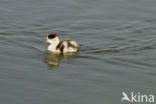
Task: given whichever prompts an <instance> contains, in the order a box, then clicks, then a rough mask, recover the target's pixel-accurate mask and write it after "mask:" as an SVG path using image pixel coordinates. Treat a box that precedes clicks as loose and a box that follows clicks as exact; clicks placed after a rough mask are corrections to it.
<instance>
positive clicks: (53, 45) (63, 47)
mask: <svg viewBox="0 0 156 104" xmlns="http://www.w3.org/2000/svg"><path fill="white" fill-rule="evenodd" d="M46 43H49V44H50V45H49V46H48V51H50V52H54V53H74V52H78V51H79V48H80V45H79V43H78V42H77V41H75V40H72V39H65V40H61V38H60V35H59V34H57V33H54V32H51V33H50V34H49V35H48V36H47V39H46Z"/></svg>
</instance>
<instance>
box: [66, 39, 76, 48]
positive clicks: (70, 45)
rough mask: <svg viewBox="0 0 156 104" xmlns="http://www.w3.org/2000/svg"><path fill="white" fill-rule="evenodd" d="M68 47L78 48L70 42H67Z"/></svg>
mask: <svg viewBox="0 0 156 104" xmlns="http://www.w3.org/2000/svg"><path fill="white" fill-rule="evenodd" d="M67 43H68V47H72V48H76V47H75V46H74V45H73V44H71V43H70V40H68V41H67Z"/></svg>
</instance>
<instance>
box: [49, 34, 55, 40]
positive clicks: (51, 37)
mask: <svg viewBox="0 0 156 104" xmlns="http://www.w3.org/2000/svg"><path fill="white" fill-rule="evenodd" d="M55 37H56V35H53V34H50V35H49V36H48V38H49V39H53V38H55Z"/></svg>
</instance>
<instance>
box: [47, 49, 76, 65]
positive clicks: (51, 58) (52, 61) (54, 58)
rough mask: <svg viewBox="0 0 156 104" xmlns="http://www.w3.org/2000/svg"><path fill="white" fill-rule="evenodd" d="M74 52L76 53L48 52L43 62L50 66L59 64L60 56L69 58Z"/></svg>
mask: <svg viewBox="0 0 156 104" xmlns="http://www.w3.org/2000/svg"><path fill="white" fill-rule="evenodd" d="M76 54H77V53H66V54H59V53H52V52H48V53H47V57H46V59H45V60H46V61H45V63H46V64H48V65H50V66H59V64H60V59H61V58H69V57H70V56H75V55H76Z"/></svg>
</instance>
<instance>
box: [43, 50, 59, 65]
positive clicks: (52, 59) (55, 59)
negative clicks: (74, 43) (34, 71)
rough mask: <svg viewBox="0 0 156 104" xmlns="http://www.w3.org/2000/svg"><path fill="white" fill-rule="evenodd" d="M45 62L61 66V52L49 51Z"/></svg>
mask: <svg viewBox="0 0 156 104" xmlns="http://www.w3.org/2000/svg"><path fill="white" fill-rule="evenodd" d="M45 63H46V64H48V65H52V66H59V63H60V54H57V53H52V52H48V54H47V58H46V61H45Z"/></svg>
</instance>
